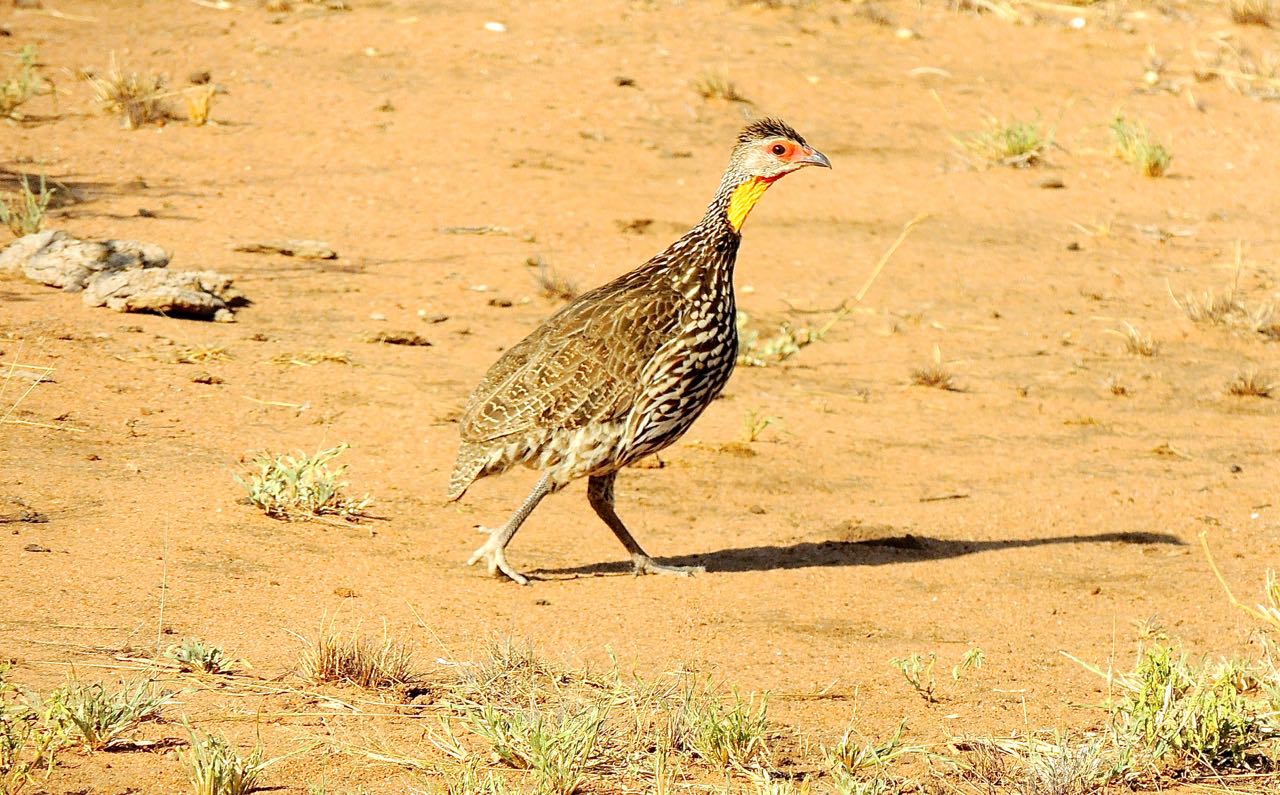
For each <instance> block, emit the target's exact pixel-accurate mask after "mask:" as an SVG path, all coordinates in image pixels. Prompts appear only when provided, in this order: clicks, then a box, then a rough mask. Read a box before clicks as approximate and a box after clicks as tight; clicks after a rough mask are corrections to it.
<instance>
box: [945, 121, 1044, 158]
mask: <svg viewBox="0 0 1280 795" xmlns="http://www.w3.org/2000/svg"><path fill="white" fill-rule="evenodd" d="M1054 132H1055V130H1054V128H1052V127H1050V128H1045V127H1044V124H1043V122H1042V121H1041V120H1040V119H1039V118H1037V119H1036V120H1035V121H1019V120H1016V119H1013V120H1010V121H1000V120H999V119H997V118H994V117H990V118H988V119H987V127H986V129H984V130H980V131H978V132H975V133H968V134H966V135H963V136H960V137H956V138H953V140H954V141H955V142H956V143H957V144H958V145H959V146H960V148H961V149H962V150H964V151H965V152H967V153H968V154H969V155H971V156H973V157H975V158H977V159H979V160H981V161H982V162H985V163H987V164H988V165H995V166H1013V167H1015V168H1027V167H1028V166H1035V165H1039V164H1040V163H1043V162H1044V158H1045V155H1046V154H1047V153H1048V151H1049V149H1050V148H1051V147H1052V146H1053V136H1054Z"/></svg>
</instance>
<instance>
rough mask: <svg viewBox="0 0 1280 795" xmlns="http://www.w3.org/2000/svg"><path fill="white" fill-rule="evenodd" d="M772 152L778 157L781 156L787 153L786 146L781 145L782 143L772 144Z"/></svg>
mask: <svg viewBox="0 0 1280 795" xmlns="http://www.w3.org/2000/svg"><path fill="white" fill-rule="evenodd" d="M773 153H774V154H775V155H777V156H778V157H782V156H783V155H785V154H786V153H787V147H785V146H783V145H782V144H774V145H773Z"/></svg>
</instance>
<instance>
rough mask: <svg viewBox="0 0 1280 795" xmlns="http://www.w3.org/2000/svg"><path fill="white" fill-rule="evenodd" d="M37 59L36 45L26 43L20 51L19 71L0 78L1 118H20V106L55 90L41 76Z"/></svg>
mask: <svg viewBox="0 0 1280 795" xmlns="http://www.w3.org/2000/svg"><path fill="white" fill-rule="evenodd" d="M36 59H37V51H36V48H35V45H32V44H28V45H26V46H25V47H23V48H22V49H21V50H19V51H18V68H17V71H15V72H13V73H12V74H10V75H9V76H8V77H6V78H4V80H0V118H6V119H12V118H19V117H20V116H21V114H20V113H19V112H18V108H20V107H22V105H24V104H26V102H27V101H29V100H31V99H32V98H34V97H37V96H40V95H41V94H48V93H50V92H51V91H52V90H53V86H52V84H51V83H50V82H49V81H48V80H46V79H45V78H44V77H43V76H41V74H40V69H39V67H38V66H36Z"/></svg>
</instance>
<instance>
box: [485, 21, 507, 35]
mask: <svg viewBox="0 0 1280 795" xmlns="http://www.w3.org/2000/svg"><path fill="white" fill-rule="evenodd" d="M484 29H485V30H487V31H490V32H492V33H506V32H507V26H506V25H504V24H502V23H501V22H486V23H484Z"/></svg>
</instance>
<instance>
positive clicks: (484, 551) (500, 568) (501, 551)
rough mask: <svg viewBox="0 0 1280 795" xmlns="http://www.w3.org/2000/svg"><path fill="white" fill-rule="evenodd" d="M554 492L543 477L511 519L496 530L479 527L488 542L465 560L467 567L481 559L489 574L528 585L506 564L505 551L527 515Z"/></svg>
mask: <svg viewBox="0 0 1280 795" xmlns="http://www.w3.org/2000/svg"><path fill="white" fill-rule="evenodd" d="M554 490H555V487H554V486H553V485H552V483H551V476H550V475H543V476H542V479H541V480H539V481H538V484H537V485H536V486H534V487H533V491H531V492H529V496H528V497H526V498H525V500H524V503H522V504H521V505H520V507H519V508H517V509H516V512H515V513H513V514H511V518H510V519H508V520H507V523H506V524H504V525H503V526H502V527H499V528H498V529H497V530H490V529H489V528H487V527H481V528H480V532H482V533H488V534H489V540H488V541H486V542H484V544H483V545H482V546H481V547H480V548H479V549H477V550H476V551H475V552H473V553H471V557H470V558H467V565H468V566H471V565H473V564H475V563H476V561H478V560H480V559H481V558H483V559H484V560H485V562H486V563H488V564H489V573H490V574H497V573H498V572H502V573H503V574H505V575H506V576H507V577H510V578H511V579H512V580H513V581H514V582H516V583H518V584H520V585H528V584H529V578H528V577H526V576H524V575H523V574H521V573H520V572H518V571H516V570H515V569H513V568H511V564H509V563H507V555H506V549H507V544H510V543H511V539H512V537H513V536H515V534H516V531H517V530H519V529H520V525H522V524H524V520H525V519H528V518H529V514H531V513H533V509H534V508H536V507H537V506H538V503H540V502H542V498H543V497H545V496H547V495H548V494H550V493H551V492H552V491H554Z"/></svg>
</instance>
